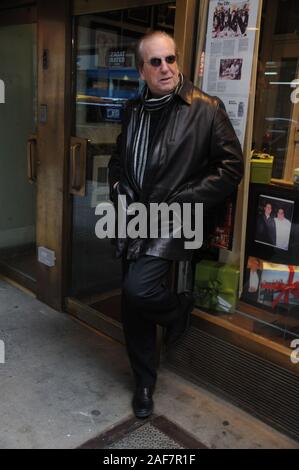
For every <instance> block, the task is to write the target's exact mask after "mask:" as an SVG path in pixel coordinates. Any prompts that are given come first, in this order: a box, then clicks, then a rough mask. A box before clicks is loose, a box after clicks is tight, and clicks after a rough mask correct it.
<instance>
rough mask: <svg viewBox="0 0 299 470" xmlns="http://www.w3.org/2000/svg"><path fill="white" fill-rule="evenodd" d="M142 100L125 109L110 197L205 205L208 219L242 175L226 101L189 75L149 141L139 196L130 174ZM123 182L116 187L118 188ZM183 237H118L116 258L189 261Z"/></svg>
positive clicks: (111, 171)
mask: <svg viewBox="0 0 299 470" xmlns="http://www.w3.org/2000/svg"><path fill="white" fill-rule="evenodd" d="M140 103H141V102H140V101H139V100H137V101H134V102H130V103H129V104H128V106H127V107H126V109H125V113H124V119H123V127H122V133H121V134H120V136H119V137H118V140H117V150H116V152H115V154H114V155H113V156H112V157H111V160H110V162H109V182H110V197H111V199H112V201H114V202H116V197H117V196H118V195H119V194H123V195H126V197H127V203H128V204H130V203H131V202H135V201H139V202H142V203H144V204H145V205H146V206H148V204H149V203H151V202H157V203H161V202H166V203H168V204H170V203H172V202H179V203H180V204H181V203H183V202H193V203H195V202H202V203H203V204H204V213H205V214H206V215H205V217H208V214H209V213H211V211H213V210H214V208H215V206H217V204H219V203H220V202H223V200H224V199H225V197H226V196H228V195H229V194H230V193H232V192H233V191H234V190H236V188H237V186H238V184H239V183H240V180H241V178H242V175H243V157H242V150H241V146H240V143H239V140H238V139H237V137H236V134H235V132H234V129H233V127H232V124H231V122H230V120H229V118H228V116H227V114H226V111H225V108H224V105H223V103H222V102H221V101H220V100H219V99H218V98H216V97H211V96H209V95H207V94H205V93H203V92H202V91H200V90H199V89H198V88H197V87H195V86H194V85H193V84H192V83H191V82H190V81H189V80H187V79H186V78H185V77H184V83H183V86H182V87H181V90H180V92H179V94H177V95H176V96H175V97H174V99H173V100H172V102H171V104H170V105H169V106H168V107H167V108H166V112H164V113H163V115H162V117H161V121H160V124H159V126H158V129H157V131H156V134H155V137H154V139H152V142H151V143H150V148H149V153H148V158H147V162H146V169H145V174H144V179H143V186H142V190H141V192H140V193H139V194H138V193H137V191H136V187H135V184H134V180H133V178H132V174H131V172H130V170H129V168H130V165H129V159H130V156H131V154H132V152H131V148H132V142H133V135H134V129H135V124H136V119H137V116H138V110H139V106H140ZM117 181H119V184H118V185H117V186H116V189H113V186H114V184H115V183H116V182H117ZM184 241H185V239H184V238H180V239H179V238H173V236H172V234H171V228H170V237H169V238H156V239H155V238H144V239H136V240H132V239H130V240H129V239H121V238H119V239H117V240H116V248H117V256H121V255H122V254H124V253H125V252H126V253H127V257H128V258H134V257H137V256H138V255H139V254H140V253H144V254H148V255H153V256H159V257H164V258H167V259H173V260H188V259H191V257H192V254H193V253H192V251H193V250H188V249H187V250H186V249H185V248H184Z"/></svg>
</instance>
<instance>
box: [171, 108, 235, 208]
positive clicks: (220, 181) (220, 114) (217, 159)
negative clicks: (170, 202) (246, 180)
mask: <svg viewBox="0 0 299 470" xmlns="http://www.w3.org/2000/svg"><path fill="white" fill-rule="evenodd" d="M242 176H243V154H242V149H241V146H240V142H239V140H238V138H237V136H236V134H235V131H234V128H233V126H232V124H231V122H230V120H229V117H228V115H227V113H226V111H225V107H224V105H223V103H222V102H221V101H220V100H218V105H217V106H216V110H215V113H214V117H213V121H212V128H211V138H210V146H209V153H208V167H207V171H206V173H205V174H204V175H203V176H202V175H195V176H194V179H193V180H192V181H190V182H189V183H187V184H186V185H185V186H184V188H182V189H181V191H180V190H179V194H178V193H177V194H176V195H175V196H176V198H178V199H179V200H180V201H181V202H202V203H203V204H204V211H209V210H210V209H211V208H212V207H214V206H215V205H217V204H219V203H220V202H222V201H223V200H224V199H225V197H226V196H228V195H229V194H231V193H232V192H233V191H234V190H235V189H236V188H237V186H238V184H239V183H240V181H241V179H242Z"/></svg>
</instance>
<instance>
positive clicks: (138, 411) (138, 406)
mask: <svg viewBox="0 0 299 470" xmlns="http://www.w3.org/2000/svg"><path fill="white" fill-rule="evenodd" d="M132 405H133V410H134V413H135V416H136V418H147V417H148V416H150V415H151V414H152V412H153V409H154V402H153V392H152V389H151V388H149V387H137V388H136V390H135V394H134V397H133V402H132Z"/></svg>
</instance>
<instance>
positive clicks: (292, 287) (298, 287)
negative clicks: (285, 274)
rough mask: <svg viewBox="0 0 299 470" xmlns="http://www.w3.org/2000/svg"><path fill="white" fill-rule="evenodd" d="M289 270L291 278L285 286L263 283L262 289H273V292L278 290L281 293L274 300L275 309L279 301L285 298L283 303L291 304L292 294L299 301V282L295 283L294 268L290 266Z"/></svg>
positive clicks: (276, 283) (277, 283)
mask: <svg viewBox="0 0 299 470" xmlns="http://www.w3.org/2000/svg"><path fill="white" fill-rule="evenodd" d="M288 268H289V271H290V273H289V278H288V283H287V284H284V283H283V282H262V283H261V287H262V289H271V290H274V291H275V290H278V291H280V293H279V294H278V296H277V297H276V299H275V300H273V303H272V307H273V308H275V307H276V306H277V305H278V303H279V301H280V300H281V299H282V297H284V299H283V301H284V303H285V304H288V303H289V297H290V292H291V293H292V294H293V296H294V297H296V298H297V299H299V282H293V281H294V277H295V269H294V266H288Z"/></svg>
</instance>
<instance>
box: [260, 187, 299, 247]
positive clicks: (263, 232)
mask: <svg viewBox="0 0 299 470" xmlns="http://www.w3.org/2000/svg"><path fill="white" fill-rule="evenodd" d="M294 204H295V203H294V201H292V200H287V199H281V198H277V197H270V196H266V195H264V194H261V195H260V196H259V199H258V212H257V220H256V229H255V240H254V241H255V242H256V243H262V244H264V245H269V246H274V247H276V248H279V249H281V250H285V251H288V249H289V244H290V235H291V228H292V221H293V213H294Z"/></svg>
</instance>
